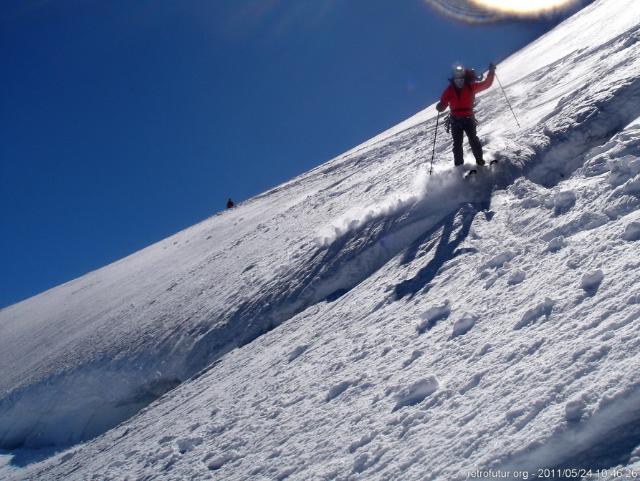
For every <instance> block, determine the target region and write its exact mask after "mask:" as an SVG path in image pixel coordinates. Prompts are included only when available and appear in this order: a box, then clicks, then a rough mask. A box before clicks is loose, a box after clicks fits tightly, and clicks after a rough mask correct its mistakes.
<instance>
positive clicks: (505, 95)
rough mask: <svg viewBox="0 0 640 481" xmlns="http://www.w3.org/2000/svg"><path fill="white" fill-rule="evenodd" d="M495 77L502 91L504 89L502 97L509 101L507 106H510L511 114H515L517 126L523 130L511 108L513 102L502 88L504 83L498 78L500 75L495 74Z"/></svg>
mask: <svg viewBox="0 0 640 481" xmlns="http://www.w3.org/2000/svg"><path fill="white" fill-rule="evenodd" d="M494 74H495V76H496V80H497V81H498V85H500V89H502V95H504V98H505V99H506V100H507V104H508V105H509V108H510V109H511V113H512V114H513V118H514V119H516V124H518V128H519V129H521V128H522V127H521V126H520V122H518V117H516V113H515V112H514V111H513V107H511V102H509V97H507V92H505V91H504V87H503V86H502V82H500V79H499V78H498V74H496V73H495V72H494Z"/></svg>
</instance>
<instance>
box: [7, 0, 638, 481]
mask: <svg viewBox="0 0 640 481" xmlns="http://www.w3.org/2000/svg"><path fill="white" fill-rule="evenodd" d="M638 18H640V3H638V2H637V1H636V0H609V1H602V0H601V1H596V2H595V3H593V4H592V5H590V6H589V7H587V8H585V9H584V10H583V11H581V12H579V13H578V14H577V15H575V16H574V17H572V18H571V19H569V20H568V21H566V22H564V23H563V24H562V25H560V26H559V27H558V28H557V29H555V30H554V31H553V32H550V33H549V34H547V35H546V36H544V37H543V38H541V39H540V40H538V41H536V42H535V43H533V44H532V45H530V46H529V47H527V48H525V49H524V50H522V51H521V52H519V53H518V54H516V55H514V56H513V57H511V58H509V59H508V60H507V61H505V62H503V63H502V64H500V66H499V70H498V74H499V76H500V79H501V81H502V83H503V85H504V86H505V88H506V89H507V91H508V93H509V95H510V97H511V99H512V104H513V106H514V108H515V110H516V112H518V113H519V114H520V117H521V118H520V121H521V124H522V129H518V128H517V127H516V126H515V123H514V122H513V120H512V117H511V113H510V111H509V110H508V108H507V107H506V104H505V102H504V100H503V98H502V96H501V93H500V91H499V88H498V87H494V88H492V89H491V90H490V91H488V92H486V93H485V94H483V95H481V96H480V98H479V103H478V115H479V117H480V118H481V125H480V134H481V137H483V138H484V139H485V141H487V142H488V145H487V147H486V148H487V151H488V153H489V156H490V155H497V154H495V153H496V152H499V153H500V157H501V162H500V163H499V164H498V166H497V167H496V168H495V170H494V171H493V172H492V173H490V174H487V175H482V176H479V177H478V178H477V179H475V180H474V181H471V182H469V181H464V180H462V179H461V178H460V177H459V176H458V175H457V174H456V173H454V172H452V169H451V165H450V164H451V161H450V153H449V149H450V141H449V139H448V138H446V136H444V135H441V136H440V141H439V143H438V146H437V155H438V159H439V160H440V162H439V163H438V164H437V165H436V171H435V173H434V175H433V176H431V177H429V178H427V176H426V175H425V167H424V163H425V159H428V157H429V155H430V152H431V150H430V149H431V142H432V140H433V131H434V128H435V116H434V113H435V112H434V109H433V107H432V106H431V107H430V108H428V109H426V110H425V111H424V112H421V113H420V114H418V115H416V116H415V117H414V118H412V119H409V120H407V121H406V122H404V123H403V124H400V125H399V126H397V127H395V128H393V129H391V130H390V131H388V132H385V133H384V134H381V135H380V136H378V137H376V138H374V139H372V140H371V141H369V142H367V143H366V144H364V145H362V146H359V147H357V148H355V149H353V150H352V151H350V152H347V153H345V154H344V155H342V156H340V157H338V158H336V159H334V160H332V161H331V162H328V163H326V164H324V165H322V166H320V167H318V168H316V169H314V170H312V171H310V172H309V173H307V174H305V175H303V176H300V177H298V178H296V179H293V180H292V181H290V182H288V183H286V184H284V185H282V186H279V187H277V188H275V189H273V190H271V191H269V192H267V193H265V194H263V195H261V196H258V197H256V198H254V199H252V200H250V201H248V202H246V203H243V204H242V205H241V206H239V207H238V208H237V209H234V210H232V211H228V212H224V213H222V214H219V215H217V216H215V217H212V218H211V219H208V220H206V221H204V222H202V223H201V224H198V225H196V226H194V227H192V228H190V229H187V230H186V231H183V232H181V233H179V234H177V235H175V236H173V237H171V238H169V239H167V240H165V241H163V242H160V243H158V244H156V245H154V246H151V247H149V248H147V249H145V250H143V251H141V252H139V253H136V254H134V255H132V256H130V257H128V258H126V259H123V260H121V261H120V262H117V263H115V264H112V265H110V266H107V267H105V268H104V269H101V270H99V271H96V272H93V273H91V274H88V275H87V276H84V277H82V278H80V279H77V280H75V281H72V282H70V283H67V284H64V285H62V286H59V287H57V288H55V289H52V290H51V291H48V292H46V293H44V294H42V295H40V296H37V297H35V298H33V299H30V300H27V301H25V302H23V303H20V304H17V305H15V306H11V307H9V308H6V309H4V310H2V311H0V365H1V366H3V367H2V369H1V370H0V448H1V449H15V448H18V447H20V446H26V447H44V446H51V445H58V446H64V445H68V444H72V443H77V442H79V441H83V440H86V439H90V438H92V437H94V436H96V435H99V434H101V433H103V432H105V431H107V430H109V429H110V428H111V427H113V426H115V425H116V424H118V423H119V422H121V421H125V422H124V423H122V424H120V425H119V426H118V427H117V428H115V429H112V430H109V431H107V432H106V434H104V435H102V436H99V437H98V438H96V439H95V440H93V441H89V442H86V443H83V444H79V445H77V446H75V447H72V448H71V449H69V450H67V451H65V452H63V453H61V454H59V455H57V456H55V457H52V458H51V459H49V460H45V461H44V462H42V463H40V464H34V465H31V466H27V467H21V466H20V465H21V463H20V462H19V461H16V460H17V459H19V458H20V453H21V451H14V452H10V453H7V455H6V456H5V458H4V459H6V460H9V459H11V458H12V456H13V461H12V464H8V465H6V466H5V468H4V470H3V471H2V473H3V475H6V476H5V477H9V476H10V477H13V478H15V479H27V478H29V479H93V478H92V477H95V479H127V476H128V477H129V478H131V479H142V478H147V479H212V478H215V479H237V480H246V479H284V478H285V477H288V478H289V479H301V480H302V479H304V480H309V479H367V480H368V479H403V480H422V479H464V478H466V477H467V474H473V472H474V470H476V469H489V468H493V469H503V470H504V471H503V472H506V471H511V472H513V470H516V469H531V470H536V469H537V468H542V467H565V466H569V467H585V468H586V467H590V468H594V469H596V468H608V467H612V466H616V465H619V464H628V463H633V462H635V461H634V459H635V457H637V458H638V459H640V450H636V451H635V454H634V449H635V448H636V447H637V446H638V445H640V391H639V390H638V386H639V384H638V383H639V382H640V375H638V374H637V365H638V361H639V360H640V357H639V356H640V340H638V339H637V334H636V333H637V329H638V327H639V325H640V307H639V304H640V292H637V287H636V286H637V285H638V280H639V278H640V271H639V270H638V267H640V260H638V259H640V256H639V255H638V254H640V244H639V243H638V242H636V241H637V240H640V211H639V210H638V207H639V206H640V55H639V54H640V26H639V25H638V20H637V19H638ZM605 27H606V28H605ZM467 157H468V158H469V159H470V156H469V155H468V154H467ZM165 393H166V394H165ZM163 394H164V395H163ZM160 396H161V397H160ZM158 398H159V399H158ZM149 403H151V404H149ZM147 405H148V407H146V408H144V406H147ZM141 408H144V409H143V410H142V411H140V412H139V413H138V414H135V413H136V412H138V411H139V410H140V409H141ZM131 416H133V417H131ZM127 419H128V420H127ZM639 468H640V467H639ZM574 479H575V478H574ZM599 479H606V477H600V478H599ZM618 479H619V478H618Z"/></svg>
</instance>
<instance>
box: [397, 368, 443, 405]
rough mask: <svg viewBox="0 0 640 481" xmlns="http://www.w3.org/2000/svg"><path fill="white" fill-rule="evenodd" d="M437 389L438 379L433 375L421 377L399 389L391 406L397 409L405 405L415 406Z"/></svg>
mask: <svg viewBox="0 0 640 481" xmlns="http://www.w3.org/2000/svg"><path fill="white" fill-rule="evenodd" d="M437 390H438V380H437V379H436V378H435V376H429V377H427V378H425V379H421V380H419V381H417V382H415V383H413V384H411V385H410V386H407V387H406V388H404V389H403V390H402V391H400V392H399V393H398V394H397V396H396V405H395V407H394V408H393V410H394V411H397V410H398V409H400V408H403V407H405V406H415V405H416V404H419V403H421V402H422V401H424V399H425V398H426V397H427V396H430V395H431V394H433V393H434V392H436V391H437Z"/></svg>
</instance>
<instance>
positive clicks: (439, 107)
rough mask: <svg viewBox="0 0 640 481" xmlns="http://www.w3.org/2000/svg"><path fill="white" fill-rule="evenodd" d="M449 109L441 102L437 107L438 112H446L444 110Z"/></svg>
mask: <svg viewBox="0 0 640 481" xmlns="http://www.w3.org/2000/svg"><path fill="white" fill-rule="evenodd" d="M446 108H447V106H446V105H442V104H441V103H440V102H438V104H437V105H436V110H437V111H438V112H444V110H445V109H446Z"/></svg>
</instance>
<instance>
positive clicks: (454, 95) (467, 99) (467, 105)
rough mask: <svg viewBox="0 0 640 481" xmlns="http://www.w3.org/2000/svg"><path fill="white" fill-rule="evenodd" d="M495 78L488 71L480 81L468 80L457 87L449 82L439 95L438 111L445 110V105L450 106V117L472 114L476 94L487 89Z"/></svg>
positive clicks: (469, 115)
mask: <svg viewBox="0 0 640 481" xmlns="http://www.w3.org/2000/svg"><path fill="white" fill-rule="evenodd" d="M494 78H495V73H494V72H489V75H487V78H486V79H485V80H483V81H482V82H469V83H465V84H464V87H462V88H461V89H457V88H456V87H455V85H453V81H452V82H451V84H450V85H449V86H448V87H447V88H446V89H445V91H444V92H443V93H442V97H440V102H439V103H438V105H436V109H438V112H442V111H444V110H446V108H447V107H451V116H452V117H457V118H460V117H472V116H473V102H474V100H475V97H476V94H477V93H478V92H482V91H483V90H487V89H488V88H489V87H491V85H492V84H493V79H494Z"/></svg>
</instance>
